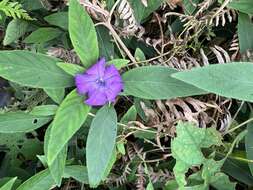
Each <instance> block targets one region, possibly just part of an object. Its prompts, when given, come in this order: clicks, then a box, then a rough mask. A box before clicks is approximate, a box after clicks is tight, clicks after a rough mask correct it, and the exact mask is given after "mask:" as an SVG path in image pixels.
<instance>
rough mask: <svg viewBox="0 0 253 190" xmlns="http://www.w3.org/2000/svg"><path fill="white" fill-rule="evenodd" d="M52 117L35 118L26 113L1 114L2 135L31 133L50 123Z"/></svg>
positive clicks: (0, 127) (0, 128)
mask: <svg viewBox="0 0 253 190" xmlns="http://www.w3.org/2000/svg"><path fill="white" fill-rule="evenodd" d="M51 119H52V118H51V117H43V116H35V115H32V114H28V113H25V112H8V113H3V114H0V133H18V132H31V131H34V130H35V129H37V128H39V127H41V126H43V125H44V124H46V123H47V122H49V121H50V120H51Z"/></svg>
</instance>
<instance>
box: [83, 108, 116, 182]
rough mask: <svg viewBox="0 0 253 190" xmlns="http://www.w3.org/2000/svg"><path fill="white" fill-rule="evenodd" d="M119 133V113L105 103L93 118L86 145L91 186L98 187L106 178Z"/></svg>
mask: <svg viewBox="0 0 253 190" xmlns="http://www.w3.org/2000/svg"><path fill="white" fill-rule="evenodd" d="M116 135H117V114H116V111H115V109H114V108H113V107H112V106H109V105H105V106H104V107H102V108H101V109H100V110H99V111H98V112H97V114H96V116H95V118H94V119H93V121H92V123H91V127H90V131H89V134H88V139H87V145H86V159H87V169H88V176H89V184H90V186H91V187H97V186H98V185H99V183H100V182H101V180H103V178H104V174H105V172H106V169H107V166H108V164H109V162H110V159H111V157H112V154H113V150H114V147H115V142H116Z"/></svg>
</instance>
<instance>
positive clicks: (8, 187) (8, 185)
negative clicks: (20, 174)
mask: <svg viewBox="0 0 253 190" xmlns="http://www.w3.org/2000/svg"><path fill="white" fill-rule="evenodd" d="M16 179H17V177H14V178H12V179H10V180H9V181H8V182H7V183H6V184H4V185H3V186H2V187H0V190H12V186H13V185H14V183H15V181H16Z"/></svg>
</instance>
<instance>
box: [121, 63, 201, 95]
mask: <svg viewBox="0 0 253 190" xmlns="http://www.w3.org/2000/svg"><path fill="white" fill-rule="evenodd" d="M176 72H177V71H176V70H174V69H171V68H168V67H162V66H146V67H139V68H136V69H132V70H130V71H128V72H126V73H125V74H123V76H122V78H123V81H124V85H125V89H124V93H123V94H124V95H132V96H136V97H140V98H144V99H170V98H177V97H185V96H192V95H199V94H205V93H206V92H205V91H203V90H200V89H198V88H196V87H194V86H192V85H188V84H187V83H184V82H181V81H180V80H176V79H174V78H172V77H171V74H173V73H176Z"/></svg>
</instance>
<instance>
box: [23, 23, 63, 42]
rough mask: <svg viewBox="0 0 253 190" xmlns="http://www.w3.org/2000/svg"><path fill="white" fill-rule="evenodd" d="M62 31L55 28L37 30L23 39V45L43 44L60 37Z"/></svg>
mask: <svg viewBox="0 0 253 190" xmlns="http://www.w3.org/2000/svg"><path fill="white" fill-rule="evenodd" d="M61 34H62V31H61V30H59V29H57V28H50V27H46V28H39V29H37V30H35V31H34V32H32V33H31V34H30V35H29V36H28V37H26V38H25V40H24V42H25V43H45V42H48V41H50V40H53V39H55V38H57V37H58V36H60V35H61Z"/></svg>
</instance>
